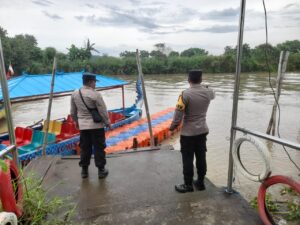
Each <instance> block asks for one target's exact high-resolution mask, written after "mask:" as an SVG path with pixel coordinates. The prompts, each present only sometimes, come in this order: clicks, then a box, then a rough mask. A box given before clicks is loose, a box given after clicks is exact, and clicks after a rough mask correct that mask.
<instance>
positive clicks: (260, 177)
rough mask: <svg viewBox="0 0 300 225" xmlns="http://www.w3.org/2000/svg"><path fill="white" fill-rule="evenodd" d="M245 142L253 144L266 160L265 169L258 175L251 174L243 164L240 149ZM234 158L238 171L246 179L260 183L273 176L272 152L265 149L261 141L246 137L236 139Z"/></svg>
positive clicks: (233, 151)
mask: <svg viewBox="0 0 300 225" xmlns="http://www.w3.org/2000/svg"><path fill="white" fill-rule="evenodd" d="M244 141H247V142H250V143H251V144H253V145H254V146H255V147H256V149H257V150H258V152H259V154H260V155H261V157H262V158H263V160H264V169H263V171H262V172H261V173H260V174H258V175H257V174H252V173H250V172H249V171H248V170H247V169H246V168H245V166H244V165H243V164H242V162H241V157H240V147H241V144H242V143H243V142H244ZM232 157H233V161H234V163H235V165H236V166H237V169H238V170H239V171H240V172H241V173H242V174H243V175H244V176H245V177H247V178H248V179H250V180H253V181H256V182H260V181H263V180H264V179H266V178H267V177H268V176H270V174H271V170H270V158H271V156H270V152H269V151H268V149H267V148H266V147H265V145H264V144H263V143H262V142H261V141H259V140H258V139H256V138H254V137H251V136H245V137H241V138H238V139H236V140H235V141H234V143H233V150H232Z"/></svg>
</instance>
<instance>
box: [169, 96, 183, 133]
mask: <svg viewBox="0 0 300 225" xmlns="http://www.w3.org/2000/svg"><path fill="white" fill-rule="evenodd" d="M185 107H186V101H185V100H184V97H183V93H182V94H181V95H179V98H178V101H177V104H176V110H175V113H174V117H173V121H172V123H171V125H170V128H169V130H170V131H173V130H175V129H176V127H178V126H179V125H180V123H181V121H182V118H183V115H184V110H185Z"/></svg>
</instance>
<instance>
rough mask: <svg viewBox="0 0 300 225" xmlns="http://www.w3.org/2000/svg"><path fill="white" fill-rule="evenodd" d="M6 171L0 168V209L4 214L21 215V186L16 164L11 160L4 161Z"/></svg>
mask: <svg viewBox="0 0 300 225" xmlns="http://www.w3.org/2000/svg"><path fill="white" fill-rule="evenodd" d="M5 164H6V165H7V168H8V169H7V171H3V170H2V169H1V168H0V199H1V203H2V208H3V210H4V211H6V212H13V213H15V214H16V215H17V217H20V216H21V215H22V199H23V193H22V184H21V182H20V176H19V172H18V168H17V166H16V164H15V163H14V162H13V161H12V160H5Z"/></svg>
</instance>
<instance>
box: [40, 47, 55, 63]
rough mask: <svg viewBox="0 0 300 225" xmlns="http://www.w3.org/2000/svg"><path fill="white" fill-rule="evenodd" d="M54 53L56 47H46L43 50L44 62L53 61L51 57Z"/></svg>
mask: <svg viewBox="0 0 300 225" xmlns="http://www.w3.org/2000/svg"><path fill="white" fill-rule="evenodd" d="M55 55H56V49H55V48H53V47H47V48H45V50H44V51H43V57H44V64H46V65H47V64H50V63H51V62H53V58H54V56H55Z"/></svg>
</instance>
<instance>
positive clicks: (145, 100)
mask: <svg viewBox="0 0 300 225" xmlns="http://www.w3.org/2000/svg"><path fill="white" fill-rule="evenodd" d="M136 62H137V67H138V72H139V78H140V79H141V83H142V89H143V97H144V102H145V109H146V114H147V121H148V127H149V133H150V144H151V147H154V146H155V144H154V137H153V132H152V125H151V118H150V114H149V107H148V101H147V96H146V88H145V83H144V75H143V71H142V65H141V61H140V52H139V50H138V49H137V50H136Z"/></svg>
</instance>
